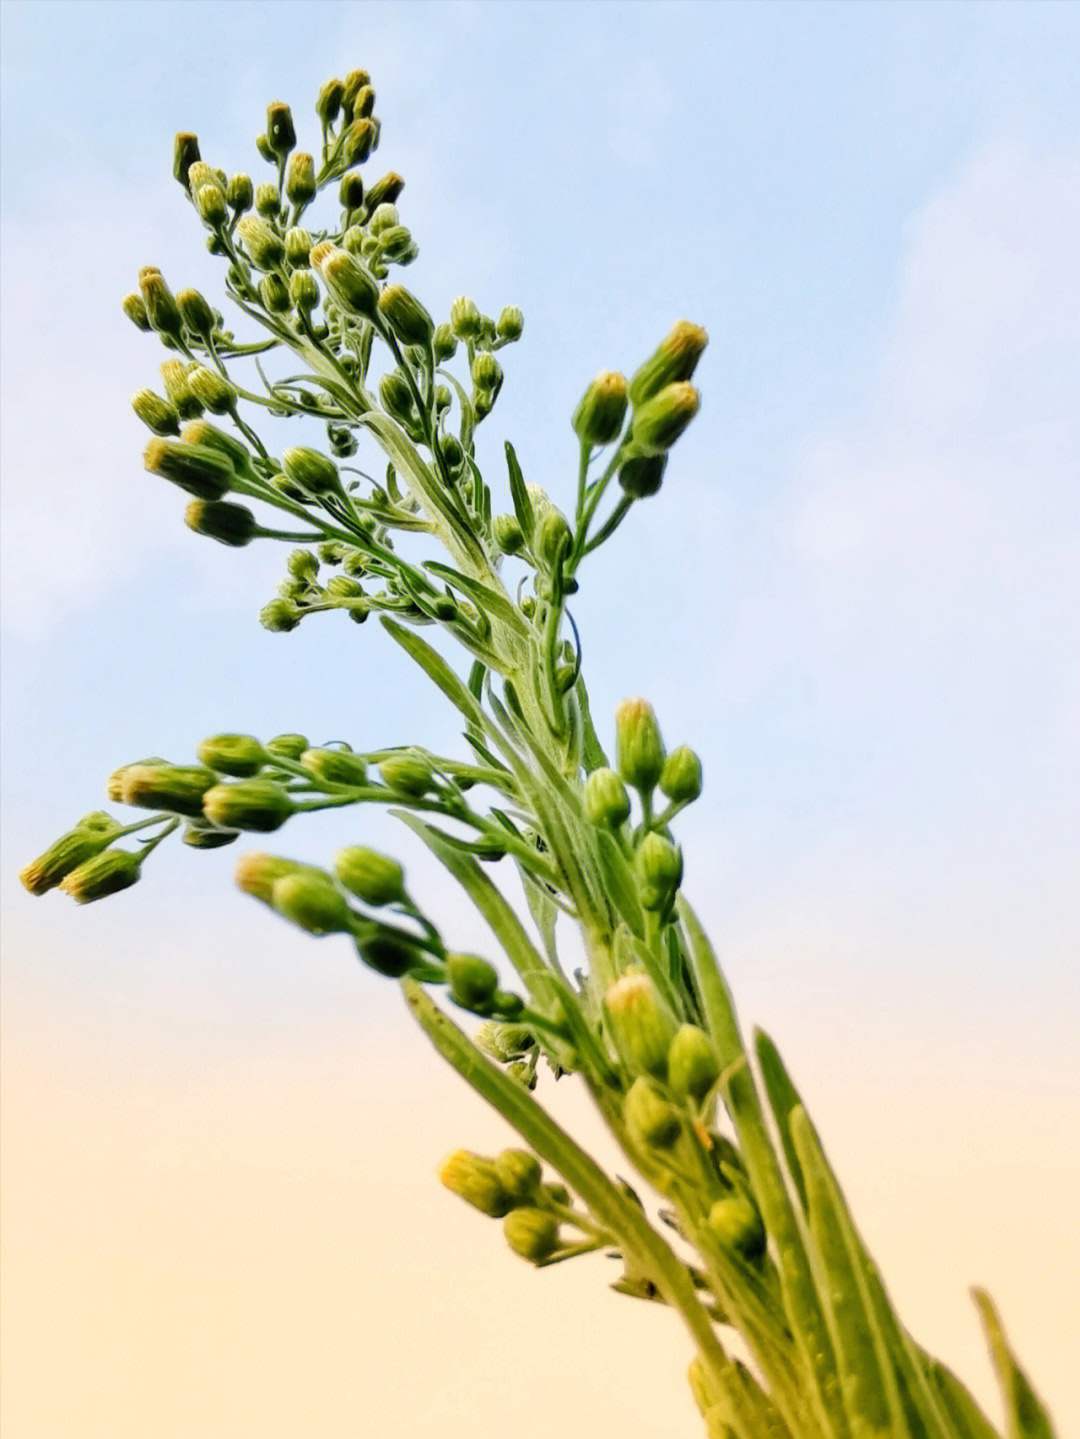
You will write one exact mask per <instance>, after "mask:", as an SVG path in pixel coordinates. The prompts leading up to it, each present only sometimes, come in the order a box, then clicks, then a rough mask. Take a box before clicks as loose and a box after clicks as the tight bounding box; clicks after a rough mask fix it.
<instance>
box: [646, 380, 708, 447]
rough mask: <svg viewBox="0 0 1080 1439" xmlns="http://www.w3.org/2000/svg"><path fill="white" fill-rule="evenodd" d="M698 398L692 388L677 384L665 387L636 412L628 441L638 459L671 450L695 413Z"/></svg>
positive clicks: (698, 402)
mask: <svg viewBox="0 0 1080 1439" xmlns="http://www.w3.org/2000/svg"><path fill="white" fill-rule="evenodd" d="M700 403H701V396H700V395H699V394H698V392H697V390H695V389H694V387H693V385H690V384H687V382H686V381H685V380H680V381H678V382H677V383H676V384H674V385H665V387H664V388H663V389H662V390H661V391H660V392H659V394H656V395H654V396H653V397H652V399H651V400H646V401H645V402H644V404H642V406H641V407H640V409H635V411H634V415H633V419H632V420H631V422H630V439H631V442H632V444H633V446H634V449H635V451H636V452H637V453H638V454H639V455H662V454H664V453H665V451H667V450H670V449H671V447H672V445H673V444H674V443H675V441H676V440H677V439H678V438H679V436H680V435H681V434H682V432H683V430H685V429H686V427H687V425H688V424H689V423H690V421H691V420H692V419H693V418H694V416H695V415H696V414H697V412H698V406H699V404H700Z"/></svg>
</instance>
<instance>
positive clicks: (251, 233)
mask: <svg viewBox="0 0 1080 1439" xmlns="http://www.w3.org/2000/svg"><path fill="white" fill-rule="evenodd" d="M236 233H237V234H238V235H239V236H240V239H241V240H242V241H243V242H244V248H245V249H246V250H247V252H248V254H249V255H250V256H251V259H252V263H253V264H255V265H257V266H258V267H259V269H260V270H273V269H275V268H276V267H277V266H278V265H280V264H281V262H282V260H284V258H285V246H284V244H283V243H282V239H281V236H280V235H279V234H278V232H277V231H276V230H275V229H274V227H273V226H272V225H269V224H267V222H266V221H265V220H264V219H261V218H260V217H259V216H258V215H245V216H243V218H242V219H240V220H238V221H237V224H236Z"/></svg>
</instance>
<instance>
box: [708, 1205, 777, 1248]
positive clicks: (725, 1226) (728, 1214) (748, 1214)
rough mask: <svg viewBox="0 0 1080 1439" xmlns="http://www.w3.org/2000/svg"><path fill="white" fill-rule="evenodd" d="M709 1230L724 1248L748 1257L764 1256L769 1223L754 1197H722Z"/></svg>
mask: <svg viewBox="0 0 1080 1439" xmlns="http://www.w3.org/2000/svg"><path fill="white" fill-rule="evenodd" d="M706 1222H707V1224H708V1227H709V1232H710V1233H711V1234H712V1236H713V1238H714V1239H715V1240H716V1242H717V1243H718V1244H719V1245H720V1246H721V1248H723V1249H734V1250H735V1252H736V1253H737V1254H741V1255H742V1256H743V1257H744V1258H745V1259H757V1258H760V1256H761V1255H762V1254H764V1252H765V1226H764V1225H763V1224H762V1222H761V1215H760V1214H759V1213H758V1211H757V1207H756V1206H755V1204H754V1203H753V1201H752V1200H751V1199H749V1198H748V1197H747V1196H746V1195H745V1194H729V1195H727V1196H726V1197H725V1198H723V1199H718V1200H717V1201H716V1203H715V1204H714V1205H713V1207H712V1208H711V1209H710V1210H709V1218H708V1220H707V1221H706Z"/></svg>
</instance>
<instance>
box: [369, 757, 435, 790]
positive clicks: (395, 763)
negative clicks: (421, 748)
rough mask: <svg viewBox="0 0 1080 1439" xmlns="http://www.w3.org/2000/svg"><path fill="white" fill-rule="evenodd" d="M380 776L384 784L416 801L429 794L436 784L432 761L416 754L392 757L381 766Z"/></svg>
mask: <svg viewBox="0 0 1080 1439" xmlns="http://www.w3.org/2000/svg"><path fill="white" fill-rule="evenodd" d="M379 774H380V776H381V777H382V781H383V784H385V785H387V786H388V787H389V788H390V789H394V790H397V791H398V793H399V794H405V795H409V796H410V797H412V798H414V799H419V798H420V796H421V795H425V794H427V792H428V790H429V789H431V788H432V785H433V783H434V775H433V771H432V766H431V761H430V760H429V759H428V758H427V756H426V755H422V754H416V753H412V754H409V753H402V754H395V755H390V756H389V757H388V758H387V759H384V760H383V762H382V763H381V764H380V765H379Z"/></svg>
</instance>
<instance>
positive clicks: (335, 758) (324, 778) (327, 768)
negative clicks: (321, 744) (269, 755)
mask: <svg viewBox="0 0 1080 1439" xmlns="http://www.w3.org/2000/svg"><path fill="white" fill-rule="evenodd" d="M300 763H301V764H302V765H303V767H304V769H306V770H307V772H308V774H310V775H311V777H312V779H315V780H318V782H319V783H320V784H324V785H325V784H330V785H345V786H347V787H348V788H350V789H354V788H355V787H356V786H357V785H362V784H363V783H364V781H365V780H366V779H367V765H366V764H365V763H364V761H363V760H362V759H361V758H360V756H359V755H356V754H351V753H350V752H349V751H348V750H340V749H306V750H305V751H304V753H303V754H302V755H301V756H300Z"/></svg>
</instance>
